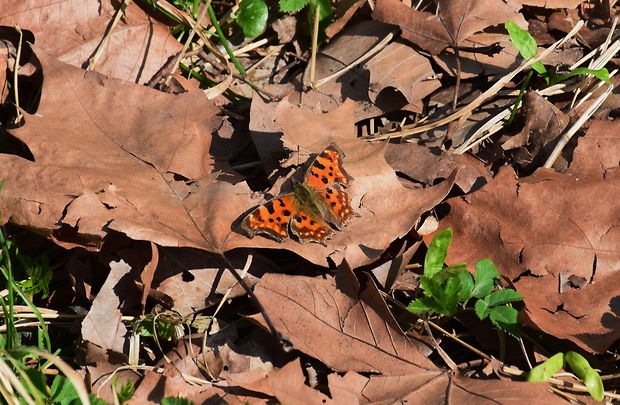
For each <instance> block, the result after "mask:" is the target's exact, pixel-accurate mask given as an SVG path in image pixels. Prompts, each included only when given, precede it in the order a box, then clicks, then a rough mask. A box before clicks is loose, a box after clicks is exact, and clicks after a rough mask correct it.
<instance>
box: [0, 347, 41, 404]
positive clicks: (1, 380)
mask: <svg viewBox="0 0 620 405" xmlns="http://www.w3.org/2000/svg"><path fill="white" fill-rule="evenodd" d="M0 353H2V355H3V356H2V357H4V358H8V359H11V357H10V356H9V354H8V353H7V352H6V351H4V350H2V352H0ZM5 387H6V388H5ZM10 387H14V388H15V390H16V391H17V392H19V394H20V395H21V396H22V398H24V400H26V402H28V403H29V404H34V403H35V402H34V401H33V399H32V397H31V396H30V394H29V393H28V392H27V391H26V390H25V389H24V386H23V384H22V383H21V382H20V381H19V379H18V378H17V376H16V375H15V373H13V370H11V368H10V367H9V366H8V365H7V364H6V362H5V361H0V388H2V391H1V392H2V394H3V395H4V398H14V395H10V394H12V393H13V390H12V389H11V388H10ZM14 403H15V404H19V401H15V402H14Z"/></svg>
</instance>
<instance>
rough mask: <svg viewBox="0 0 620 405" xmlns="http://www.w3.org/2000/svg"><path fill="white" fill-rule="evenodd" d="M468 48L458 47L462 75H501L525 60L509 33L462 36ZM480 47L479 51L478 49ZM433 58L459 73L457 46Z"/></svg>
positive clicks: (453, 71) (463, 77)
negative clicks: (511, 40) (455, 52)
mask: <svg viewBox="0 0 620 405" xmlns="http://www.w3.org/2000/svg"><path fill="white" fill-rule="evenodd" d="M462 45H463V46H464V47H466V49H467V50H463V49H461V50H459V57H460V63H461V70H460V73H461V79H471V78H473V77H479V76H481V75H489V76H499V75H505V74H507V73H508V72H510V71H512V70H514V69H516V68H517V67H518V66H519V65H520V64H521V62H522V61H523V60H522V58H521V56H520V55H519V51H517V50H516V49H515V47H514V46H513V45H512V42H510V37H509V36H508V35H506V34H499V33H486V32H481V33H477V34H473V35H471V36H470V37H469V38H467V39H465V40H463V44H462ZM477 49H479V50H480V51H478V52H476V51H475V50H477ZM433 60H434V61H435V62H437V64H438V65H439V66H440V67H441V68H442V69H443V70H444V71H445V72H446V73H448V74H449V75H451V76H456V70H457V69H456V66H457V64H456V56H455V55H454V50H452V49H446V50H445V52H442V53H441V54H440V55H437V56H435V57H433Z"/></svg>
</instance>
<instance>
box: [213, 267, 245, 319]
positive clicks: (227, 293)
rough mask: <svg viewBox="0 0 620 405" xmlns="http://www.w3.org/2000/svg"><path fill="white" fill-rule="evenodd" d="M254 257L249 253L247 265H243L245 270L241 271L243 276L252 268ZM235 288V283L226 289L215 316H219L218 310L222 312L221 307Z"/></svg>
mask: <svg viewBox="0 0 620 405" xmlns="http://www.w3.org/2000/svg"><path fill="white" fill-rule="evenodd" d="M253 258H254V256H253V255H248V258H247V259H246V261H245V266H243V270H242V271H241V278H243V277H245V276H246V275H247V274H248V270H250V266H251V265H252V260H253ZM233 288H234V285H233V286H231V287H229V288H228V289H227V290H226V292H225V293H224V295H223V296H222V299H221V300H220V303H219V304H218V306H217V308H216V309H215V312H214V313H213V315H212V317H213V318H215V317H216V316H217V314H218V312H220V309H222V307H223V306H224V303H225V302H226V300H227V299H228V296H229V295H230V292H231V291H232V289H233Z"/></svg>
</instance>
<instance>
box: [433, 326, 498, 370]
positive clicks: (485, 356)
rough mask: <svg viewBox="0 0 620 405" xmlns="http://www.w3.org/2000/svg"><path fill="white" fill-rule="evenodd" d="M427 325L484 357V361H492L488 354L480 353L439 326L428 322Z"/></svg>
mask: <svg viewBox="0 0 620 405" xmlns="http://www.w3.org/2000/svg"><path fill="white" fill-rule="evenodd" d="M428 324H429V325H430V326H432V327H433V328H435V329H437V330H438V331H439V332H441V333H443V334H444V335H445V336H447V337H449V338H450V339H452V340H454V341H455V342H458V343H460V344H461V345H463V346H465V347H466V348H468V349H469V350H471V351H472V352H474V353H476V354H477V355H478V356H480V357H484V358H485V359H487V360H489V361H491V360H493V357H491V356H489V355H488V354H486V353H484V352H481V351H480V350H478V349H476V348H475V347H473V346H472V345H470V344H469V343H467V342H464V341H462V340H461V339H459V337H458V336H455V335H453V334H452V333H450V332H448V331H447V330H445V329H444V328H442V327H441V326H439V325H437V324H436V323H434V322H431V321H428Z"/></svg>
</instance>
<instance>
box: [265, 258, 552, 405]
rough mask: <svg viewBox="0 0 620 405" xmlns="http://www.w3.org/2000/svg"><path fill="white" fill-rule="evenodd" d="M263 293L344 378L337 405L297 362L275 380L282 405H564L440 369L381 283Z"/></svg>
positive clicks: (300, 340) (334, 393)
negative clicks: (401, 323) (409, 334)
mask: <svg viewBox="0 0 620 405" xmlns="http://www.w3.org/2000/svg"><path fill="white" fill-rule="evenodd" d="M255 293H256V295H257V297H258V298H259V299H260V301H261V303H263V305H264V306H265V310H266V311H267V312H268V313H269V314H270V316H271V317H272V321H273V322H274V323H275V326H276V328H278V330H280V331H282V332H283V333H284V334H285V335H286V337H287V338H289V339H290V341H291V343H292V344H293V347H294V348H295V349H297V350H300V351H302V352H304V353H306V354H308V355H310V356H312V357H316V358H318V359H319V360H321V361H322V362H324V363H325V364H326V365H327V366H329V367H331V368H332V369H334V370H335V371H337V372H338V373H332V374H329V375H328V386H329V391H330V393H331V401H330V398H326V397H325V396H324V395H323V394H321V393H320V392H319V391H318V390H315V389H311V388H310V387H309V386H306V385H304V379H303V378H301V377H302V376H303V374H301V370H299V363H298V362H297V361H295V362H292V363H289V364H288V365H286V366H285V367H283V368H282V369H280V370H279V372H276V373H271V374H270V375H269V376H268V380H269V382H270V386H271V387H272V390H273V394H274V395H275V396H276V398H277V399H278V401H280V402H282V403H287V404H289V403H290V404H302V403H304V402H302V399H307V398H313V399H316V400H317V403H321V402H323V401H325V402H323V403H327V404H341V403H359V404H388V403H401V402H407V401H408V402H411V403H415V404H417V403H424V404H445V403H456V404H467V403H476V404H478V403H482V404H497V403H502V404H514V405H518V404H521V403H523V401H524V400H527V401H528V402H529V403H532V404H536V405H543V404H548V403H558V404H561V403H563V402H562V400H561V399H559V398H558V397H555V396H554V395H553V394H551V393H549V392H548V390H547V387H548V385H547V384H543V383H539V384H532V383H524V382H512V381H480V380H474V379H468V378H464V377H460V376H459V377H454V376H452V374H451V373H449V372H447V371H445V370H441V369H438V368H436V367H435V366H434V365H433V364H432V363H431V362H430V360H428V359H427V358H426V356H424V355H422V354H421V353H420V352H419V351H418V348H417V346H416V345H414V344H412V342H410V341H409V340H408V339H407V338H406V337H405V336H404V335H403V334H402V331H401V330H400V329H399V327H398V325H397V324H396V322H395V321H394V319H393V317H392V315H391V314H390V312H389V310H388V308H387V306H386V304H385V302H383V300H382V298H381V296H380V295H379V292H378V291H377V289H376V287H375V286H374V284H372V282H368V283H367V284H366V285H365V286H364V287H363V288H360V285H359V283H358V282H357V279H356V278H355V276H354V275H353V273H352V272H351V271H350V270H349V269H348V268H346V267H344V268H341V269H339V273H338V274H337V275H336V278H335V279H330V280H325V279H317V278H310V277H301V276H286V275H276V274H269V275H266V276H264V277H263V278H262V279H261V281H260V282H259V284H258V285H257V286H256V289H255ZM258 319H261V318H258ZM340 372H346V374H344V376H342V375H341V373H340ZM360 373H368V374H364V375H362V374H360ZM308 402H309V401H306V402H305V403H308Z"/></svg>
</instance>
